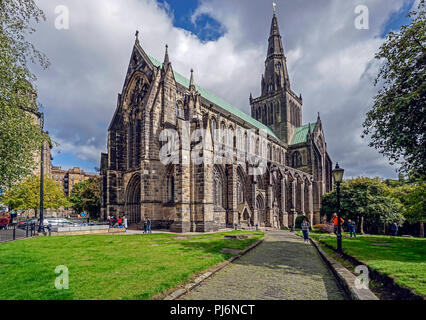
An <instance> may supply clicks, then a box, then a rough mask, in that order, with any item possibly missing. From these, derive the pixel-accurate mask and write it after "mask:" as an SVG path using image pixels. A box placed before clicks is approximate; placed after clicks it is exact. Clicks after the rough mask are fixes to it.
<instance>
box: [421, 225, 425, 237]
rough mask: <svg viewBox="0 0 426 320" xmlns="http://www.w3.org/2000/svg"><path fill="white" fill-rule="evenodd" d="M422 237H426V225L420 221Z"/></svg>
mask: <svg viewBox="0 0 426 320" xmlns="http://www.w3.org/2000/svg"><path fill="white" fill-rule="evenodd" d="M420 237H421V238H424V237H425V226H424V223H423V222H420Z"/></svg>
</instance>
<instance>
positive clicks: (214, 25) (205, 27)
mask: <svg viewBox="0 0 426 320" xmlns="http://www.w3.org/2000/svg"><path fill="white" fill-rule="evenodd" d="M158 3H159V4H160V5H161V6H162V7H163V8H165V9H166V10H168V11H169V13H171V14H173V16H174V20H173V25H174V26H175V27H177V28H182V29H185V30H188V31H190V32H192V33H193V34H195V35H196V36H197V37H198V38H199V39H200V40H201V41H203V42H207V41H216V40H217V39H219V38H220V37H221V36H223V35H224V33H225V30H224V27H223V26H222V25H221V24H220V23H219V22H218V21H216V20H215V19H213V18H212V17H210V16H209V15H206V14H203V15H201V16H199V17H198V19H197V21H196V23H195V24H193V23H192V21H191V17H192V15H193V14H194V12H195V10H196V9H197V7H198V5H199V0H185V5H182V0H158Z"/></svg>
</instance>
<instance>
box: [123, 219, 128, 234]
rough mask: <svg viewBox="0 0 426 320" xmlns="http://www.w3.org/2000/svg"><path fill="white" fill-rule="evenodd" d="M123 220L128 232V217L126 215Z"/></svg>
mask: <svg viewBox="0 0 426 320" xmlns="http://www.w3.org/2000/svg"><path fill="white" fill-rule="evenodd" d="M123 221H124V229H126V232H127V228H128V224H127V217H126V216H124V217H123Z"/></svg>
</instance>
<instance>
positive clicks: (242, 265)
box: [182, 231, 344, 300]
mask: <svg viewBox="0 0 426 320" xmlns="http://www.w3.org/2000/svg"><path fill="white" fill-rule="evenodd" d="M182 299H187V300H342V299H344V296H343V294H342V293H341V291H340V289H339V288H338V286H337V284H336V282H335V279H334V277H333V275H332V274H331V272H330V271H329V270H328V268H327V267H326V266H325V264H324V262H323V261H322V259H321V257H320V256H319V254H318V252H317V251H316V249H315V248H314V247H313V246H312V245H311V244H305V243H304V242H303V239H302V238H299V237H298V236H296V235H294V234H292V233H290V232H287V231H273V232H268V233H267V235H266V237H265V241H264V243H263V244H261V245H260V246H258V247H257V248H256V249H254V250H252V251H251V252H249V253H248V254H246V255H245V256H243V257H242V258H241V259H239V260H236V261H235V262H234V263H232V264H231V265H229V266H228V267H226V268H224V269H222V270H221V271H219V272H218V273H216V274H215V275H214V276H213V277H212V278H210V279H208V280H207V281H206V282H204V283H203V284H202V285H200V286H199V287H197V288H195V289H194V290H193V291H191V292H190V293H189V294H188V295H186V296H184V297H183V298H182Z"/></svg>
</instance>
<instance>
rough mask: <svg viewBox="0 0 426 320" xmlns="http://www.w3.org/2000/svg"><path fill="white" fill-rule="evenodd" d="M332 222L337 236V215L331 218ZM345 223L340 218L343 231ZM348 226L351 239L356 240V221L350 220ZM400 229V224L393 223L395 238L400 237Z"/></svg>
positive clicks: (392, 228) (392, 229)
mask: <svg viewBox="0 0 426 320" xmlns="http://www.w3.org/2000/svg"><path fill="white" fill-rule="evenodd" d="M331 221H332V222H333V225H334V234H336V235H337V233H338V227H339V226H338V223H339V220H338V218H337V213H334V214H333V217H332V218H331ZM344 223H345V220H343V218H340V226H341V228H342V229H343V225H344ZM346 226H347V229H348V232H349V233H350V235H351V238H352V237H355V238H356V223H355V221H352V220H351V219H348V222H347V223H346ZM398 229H399V227H398V224H397V223H396V222H395V223H393V224H392V225H391V231H392V233H391V234H392V235H393V236H395V237H396V236H398Z"/></svg>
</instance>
